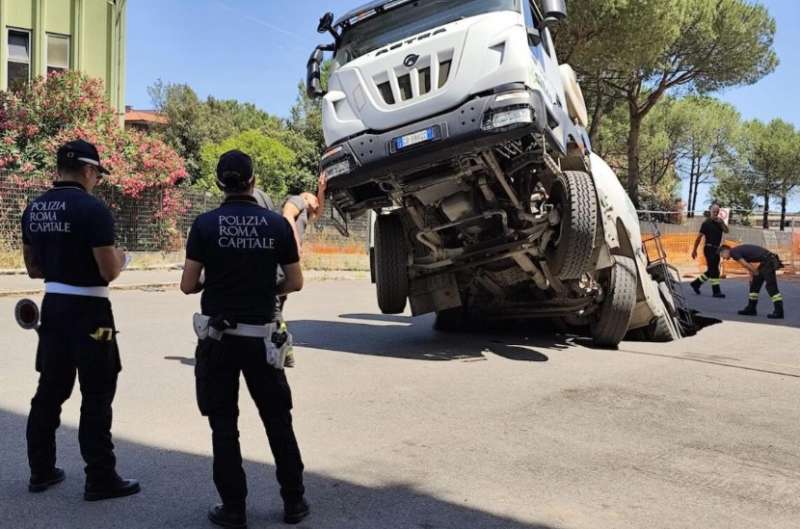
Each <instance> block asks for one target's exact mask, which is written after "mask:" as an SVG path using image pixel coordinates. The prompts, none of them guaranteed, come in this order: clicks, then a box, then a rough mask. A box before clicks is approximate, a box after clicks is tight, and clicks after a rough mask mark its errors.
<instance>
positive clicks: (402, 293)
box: [375, 215, 408, 314]
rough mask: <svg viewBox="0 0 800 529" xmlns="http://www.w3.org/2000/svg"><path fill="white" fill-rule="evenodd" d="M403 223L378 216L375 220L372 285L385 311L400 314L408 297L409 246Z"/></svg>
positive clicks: (395, 218) (395, 217) (398, 218)
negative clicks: (373, 277)
mask: <svg viewBox="0 0 800 529" xmlns="http://www.w3.org/2000/svg"><path fill="white" fill-rule="evenodd" d="M407 248H408V247H407V245H406V236H405V231H404V230H403V222H402V219H400V217H399V216H397V215H381V216H379V217H378V218H377V220H376V222H375V287H376V290H377V293H378V306H379V307H380V309H381V312H383V313H384V314H401V313H402V312H403V311H404V310H405V309H406V301H407V300H408V266H407V263H408V249H407Z"/></svg>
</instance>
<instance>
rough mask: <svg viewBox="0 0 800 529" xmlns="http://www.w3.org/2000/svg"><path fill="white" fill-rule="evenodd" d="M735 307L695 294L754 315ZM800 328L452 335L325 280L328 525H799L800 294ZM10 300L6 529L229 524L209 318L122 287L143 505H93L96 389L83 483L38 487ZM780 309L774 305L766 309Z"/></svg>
mask: <svg viewBox="0 0 800 529" xmlns="http://www.w3.org/2000/svg"><path fill="white" fill-rule="evenodd" d="M724 286H725V288H726V289H727V290H728V292H729V294H730V297H729V298H728V299H727V300H725V301H719V300H712V299H711V298H710V297H707V296H706V297H702V298H696V297H695V296H694V295H692V300H693V301H694V302H696V304H697V306H698V307H699V308H701V309H702V310H703V311H704V312H706V313H707V314H709V313H712V314H716V315H717V316H718V317H722V318H724V319H729V318H734V319H736V318H735V316H734V315H735V311H736V309H738V308H740V306H741V305H743V304H744V302H745V298H746V294H745V286H744V285H743V284H742V283H735V282H726V283H725V285H724ZM784 291H785V292H786V294H787V310H788V311H789V312H790V314H791V315H792V319H790V320H787V321H786V322H784V323H783V324H780V325H771V324H769V323H768V322H767V320H766V319H764V318H759V319H757V320H748V321H744V322H743V321H725V322H724V323H721V324H718V325H715V326H712V327H710V328H708V329H706V330H704V331H703V332H702V333H701V334H700V335H698V336H696V337H694V338H690V339H686V340H682V341H679V342H676V343H672V344H648V343H632V342H626V343H624V344H623V345H622V346H621V347H620V349H619V350H616V351H612V350H595V349H591V348H589V347H587V343H586V341H585V340H582V339H580V338H577V337H573V336H559V335H553V334H546V333H545V334H542V333H534V332H533V331H532V330H531V329H526V328H518V329H515V330H511V331H506V332H497V333H493V334H462V335H450V334H440V333H436V332H434V331H432V330H431V319H430V318H420V319H411V318H408V317H405V316H399V317H385V316H381V315H379V314H378V311H377V308H376V305H375V302H374V294H373V289H372V287H371V285H369V284H368V283H367V282H363V281H337V282H312V283H310V284H308V285H307V290H306V291H305V292H303V293H302V294H300V295H297V296H293V297H292V298H291V299H290V300H289V303H288V305H287V313H288V315H289V317H290V318H291V320H293V321H292V323H291V329H292V330H293V331H294V333H295V339H296V341H297V342H300V346H299V347H298V349H297V359H298V366H297V368H295V369H293V370H291V371H290V372H289V376H290V381H291V383H292V386H293V391H294V401H295V425H296V430H297V434H298V437H299V440H300V443H301V449H302V451H303V456H304V459H305V463H306V468H307V487H308V491H309V498H310V500H311V502H312V508H313V514H312V517H311V518H309V520H308V521H307V522H306V523H304V524H302V526H301V527H308V528H337V529H345V528H346V529H362V528H363V529H384V528H386V529H388V528H398V529H399V528H402V529H416V528H420V529H439V528H450V529H467V528H469V529H471V528H475V529H489V528H491V529H522V528H537V529H577V528H582V529H583V528H585V529H620V528H642V529H660V528H664V529H667V528H668V529H678V528H692V529H695V528H703V529H731V528H759V529H772V528H796V527H798V526H799V525H800V522H798V520H800V450H799V447H798V440H800V420H799V419H800V412H799V411H798V403H799V402H800V347H798V344H800V328H799V327H800V288H798V285H793V286H791V285H786V284H785V285H784ZM14 301H15V300H14V299H13V298H0V316H2V320H1V321H0V333H2V336H3V338H4V339H3V342H4V343H3V345H4V347H3V366H2V368H0V527H2V528H14V529H28V528H42V529H44V528H47V529H50V528H54V527H57V528H59V529H72V528H75V529H78V528H80V529H84V528H89V527H91V528H98V529H106V528H115V527H120V528H122V527H124V528H173V527H174V528H179V527H180V528H184V527H187V528H188V527H201V528H202V527H210V524H209V523H208V522H207V521H206V520H205V512H206V509H207V507H208V506H209V505H210V504H211V503H213V502H214V501H216V493H215V490H214V486H213V484H212V482H211V460H210V458H209V455H210V448H211V441H210V434H209V429H208V426H207V423H206V422H205V421H204V419H203V418H202V417H201V416H200V415H199V413H198V411H197V409H196V406H195V401H194V381H193V368H192V363H193V360H192V356H193V334H192V331H191V324H190V315H191V314H192V312H193V311H194V310H195V309H196V307H197V304H198V300H197V299H196V298H187V297H184V296H182V295H181V294H179V293H178V292H177V291H172V290H170V291H148V292H142V291H126V292H115V293H114V294H113V303H114V307H115V310H116V313H117V321H118V324H119V327H120V330H121V331H122V334H120V336H119V338H120V345H121V348H122V352H123V363H124V371H123V373H122V376H121V379H120V388H119V392H118V397H117V400H116V403H115V423H114V434H115V442H116V444H117V456H118V459H119V470H120V471H121V472H122V473H123V474H124V475H126V476H130V477H136V478H138V479H140V480H141V481H142V485H143V489H144V490H143V492H142V494H140V495H138V496H134V497H131V498H126V499H121V500H114V501H109V502H99V503H92V504H89V503H85V502H83V501H82V500H81V492H82V487H83V475H82V462H81V460H80V456H79V452H78V446H77V433H76V427H77V421H78V410H79V405H80V402H79V400H80V399H79V394H78V392H77V390H76V392H75V395H74V396H73V398H72V399H71V400H70V401H69V402H68V403H67V405H66V406H65V409H64V413H63V426H62V428H61V429H60V431H59V435H58V442H59V464H60V465H61V466H63V467H64V468H65V469H66V471H67V473H68V479H67V481H66V482H65V483H63V484H62V485H60V486H58V487H56V488H54V489H53V490H51V491H48V492H47V493H45V494H41V495H32V494H29V493H28V492H27V490H26V482H27V478H28V470H27V462H26V456H25V435H24V427H25V420H26V415H27V411H28V403H29V400H30V397H31V396H32V395H33V391H34V387H35V383H36V376H35V372H34V370H33V360H34V349H35V334H33V333H30V332H24V331H22V330H20V329H18V328H16V327H15V325H14V323H13V320H12V318H11V310H12V307H13V303H14ZM766 305H768V302H766V301H763V302H762V307H761V308H762V310H763V311H766V308H767V307H766ZM245 395H246V394H243V395H242V396H243V398H242V402H241V408H242V417H241V420H240V427H241V429H242V439H241V440H242V447H243V454H244V457H245V458H246V459H247V464H246V470H247V472H248V477H249V484H250V499H249V509H250V526H251V527H255V528H258V527H278V526H280V523H279V519H280V508H281V504H280V500H279V497H278V491H277V486H276V484H275V481H274V477H273V476H274V467H273V466H272V463H271V456H270V455H269V452H268V448H267V444H266V439H265V436H264V432H263V430H262V428H261V426H260V423H259V421H258V418H257V415H256V412H255V409H254V406H253V405H252V403H251V402H249V399H248V398H247V397H246V396H245Z"/></svg>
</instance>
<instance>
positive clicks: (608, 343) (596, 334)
mask: <svg viewBox="0 0 800 529" xmlns="http://www.w3.org/2000/svg"><path fill="white" fill-rule="evenodd" d="M614 259H615V261H616V263H615V264H614V269H613V270H612V272H611V285H610V290H609V292H608V295H607V296H606V298H605V300H604V301H603V304H602V305H601V306H600V309H599V318H598V319H597V321H595V322H594V323H593V325H592V339H593V341H594V344H595V345H596V346H598V347H616V346H617V345H619V343H620V342H621V341H622V340H623V339H624V338H625V335H626V334H627V333H628V328H629V327H630V323H631V318H632V317H633V310H634V309H635V308H636V292H637V288H636V287H637V281H638V276H637V274H636V263H635V262H634V261H633V259H631V258H630V257H623V256H619V255H617V256H615V257H614Z"/></svg>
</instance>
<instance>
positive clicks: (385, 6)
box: [383, 0, 411, 11]
mask: <svg viewBox="0 0 800 529" xmlns="http://www.w3.org/2000/svg"><path fill="white" fill-rule="evenodd" d="M410 1H411V0H394V1H392V2H386V3H385V4H383V9H384V10H387V11H388V10H389V9H394V8H395V7H397V6H401V5H403V4H407V3H409V2H410Z"/></svg>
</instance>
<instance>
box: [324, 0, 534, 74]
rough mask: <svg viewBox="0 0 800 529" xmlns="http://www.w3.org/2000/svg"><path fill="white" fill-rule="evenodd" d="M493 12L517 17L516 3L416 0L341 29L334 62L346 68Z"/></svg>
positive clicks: (510, 0)
mask: <svg viewBox="0 0 800 529" xmlns="http://www.w3.org/2000/svg"><path fill="white" fill-rule="evenodd" d="M493 11H515V12H517V13H519V12H520V11H519V0H427V1H425V0H417V1H414V2H408V3H406V4H404V5H401V6H398V7H395V8H394V9H391V10H388V11H386V12H383V13H380V14H378V15H375V16H373V17H372V18H368V19H366V20H364V21H362V22H359V23H357V24H355V25H354V26H352V27H350V28H348V29H345V30H344V33H343V34H342V40H341V42H340V44H339V49H338V51H337V52H336V62H337V63H338V64H339V65H343V64H346V63H348V62H350V61H352V60H354V59H357V58H358V57H361V56H362V55H365V54H367V53H369V52H371V51H374V50H377V49H378V48H381V47H383V46H386V45H388V44H392V43H394V42H397V41H400V40H403V39H405V38H407V37H411V36H413V35H417V34H419V33H422V32H423V31H427V30H429V29H433V28H436V27H439V26H443V25H445V24H449V23H450V22H454V21H456V20H460V19H462V18H467V17H472V16H476V15H482V14H484V13H490V12H493Z"/></svg>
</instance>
